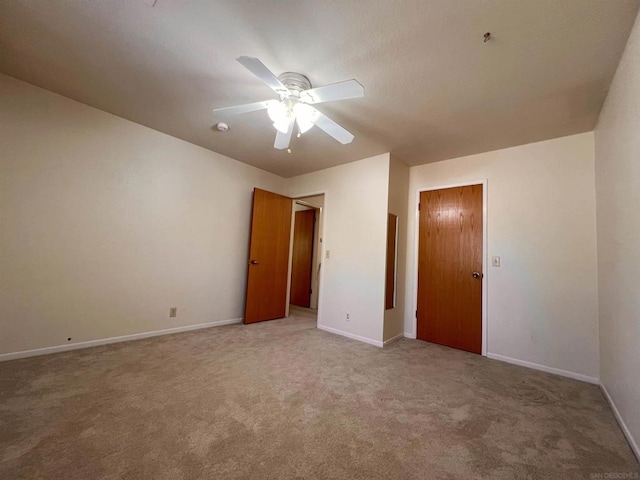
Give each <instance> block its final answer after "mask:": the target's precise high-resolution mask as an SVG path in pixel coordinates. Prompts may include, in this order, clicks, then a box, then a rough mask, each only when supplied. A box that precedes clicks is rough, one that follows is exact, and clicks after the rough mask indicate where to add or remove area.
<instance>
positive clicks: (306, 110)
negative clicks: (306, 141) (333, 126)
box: [293, 103, 318, 134]
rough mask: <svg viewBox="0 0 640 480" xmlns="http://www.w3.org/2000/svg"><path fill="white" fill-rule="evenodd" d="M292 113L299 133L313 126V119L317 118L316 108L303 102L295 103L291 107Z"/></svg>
mask: <svg viewBox="0 0 640 480" xmlns="http://www.w3.org/2000/svg"><path fill="white" fill-rule="evenodd" d="M293 113H294V114H295V116H296V121H297V122H298V128H299V129H300V133H301V134H303V133H305V132H307V131H308V130H309V129H310V128H311V127H313V125H314V122H315V120H317V118H318V112H317V110H316V109H315V108H313V107H311V106H309V105H307V104H305V103H297V104H296V106H295V107H294V109H293Z"/></svg>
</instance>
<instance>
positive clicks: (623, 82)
mask: <svg viewBox="0 0 640 480" xmlns="http://www.w3.org/2000/svg"><path fill="white" fill-rule="evenodd" d="M595 152H596V153H595V155H596V200H597V209H598V210H597V219H598V279H599V285H598V286H599V300H600V302H599V303H600V379H601V381H602V385H603V386H604V387H605V389H606V391H607V393H608V395H609V396H610V398H611V400H612V402H613V404H614V405H615V407H616V409H617V411H618V413H619V419H620V422H621V424H622V425H623V428H624V429H625V430H626V432H625V433H626V434H627V438H629V441H630V443H631V444H632V446H633V448H634V450H635V452H636V455H637V456H638V458H640V449H639V448H638V444H639V443H640V380H639V378H640V373H638V369H639V368H640V17H639V18H638V19H637V20H636V25H635V27H634V29H633V31H632V33H631V36H630V38H629V43H628V44H627V48H626V50H625V52H624V55H623V57H622V60H621V62H620V66H619V67H618V71H617V73H616V76H615V78H614V80H613V83H612V85H611V89H610V90H609V95H608V97H607V101H606V103H605V106H604V109H603V111H602V113H601V115H600V120H599V122H598V125H597V127H596V131H595Z"/></svg>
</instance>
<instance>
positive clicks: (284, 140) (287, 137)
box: [273, 116, 296, 150]
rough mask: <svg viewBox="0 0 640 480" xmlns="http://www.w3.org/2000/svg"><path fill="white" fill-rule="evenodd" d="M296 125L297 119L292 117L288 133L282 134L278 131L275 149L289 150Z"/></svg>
mask: <svg viewBox="0 0 640 480" xmlns="http://www.w3.org/2000/svg"><path fill="white" fill-rule="evenodd" d="M295 124H296V118H295V117H294V116H292V117H291V120H290V121H289V128H288V129H287V133H282V132H281V131H280V130H278V133H277V134H276V141H275V143H274V144H273V147H274V148H277V149H278V150H284V149H285V148H289V143H291V135H292V134H293V127H294V125H295Z"/></svg>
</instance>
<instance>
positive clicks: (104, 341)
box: [0, 318, 242, 362]
mask: <svg viewBox="0 0 640 480" xmlns="http://www.w3.org/2000/svg"><path fill="white" fill-rule="evenodd" d="M233 323H242V318H231V319H228V320H218V321H215V322H208V323H199V324H197V325H186V326H184V327H175V328H167V329H164V330H154V331H152V332H142V333H134V334H132V335H123V336H121V337H110V338H101V339H99V340H89V341H87V342H79V343H70V344H68V345H56V346H55V347H45V348H37V349H35V350H23V351H21V352H11V353H3V354H0V362H4V361H7V360H17V359H19V358H27V357H36V356H39V355H48V354H50V353H58V352H67V351H69V350H79V349H81V348H89V347H97V346H100V345H108V344H110V343H119V342H130V341H131V340H142V339H143V338H150V337H159V336H160V335H170V334H172V333H181V332H189V331H191V330H200V329H202V328H210V327H220V326H222V325H231V324H233Z"/></svg>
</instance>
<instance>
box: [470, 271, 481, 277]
mask: <svg viewBox="0 0 640 480" xmlns="http://www.w3.org/2000/svg"><path fill="white" fill-rule="evenodd" d="M471 276H472V277H473V278H482V274H481V273H480V272H473V273H472V274H471Z"/></svg>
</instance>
